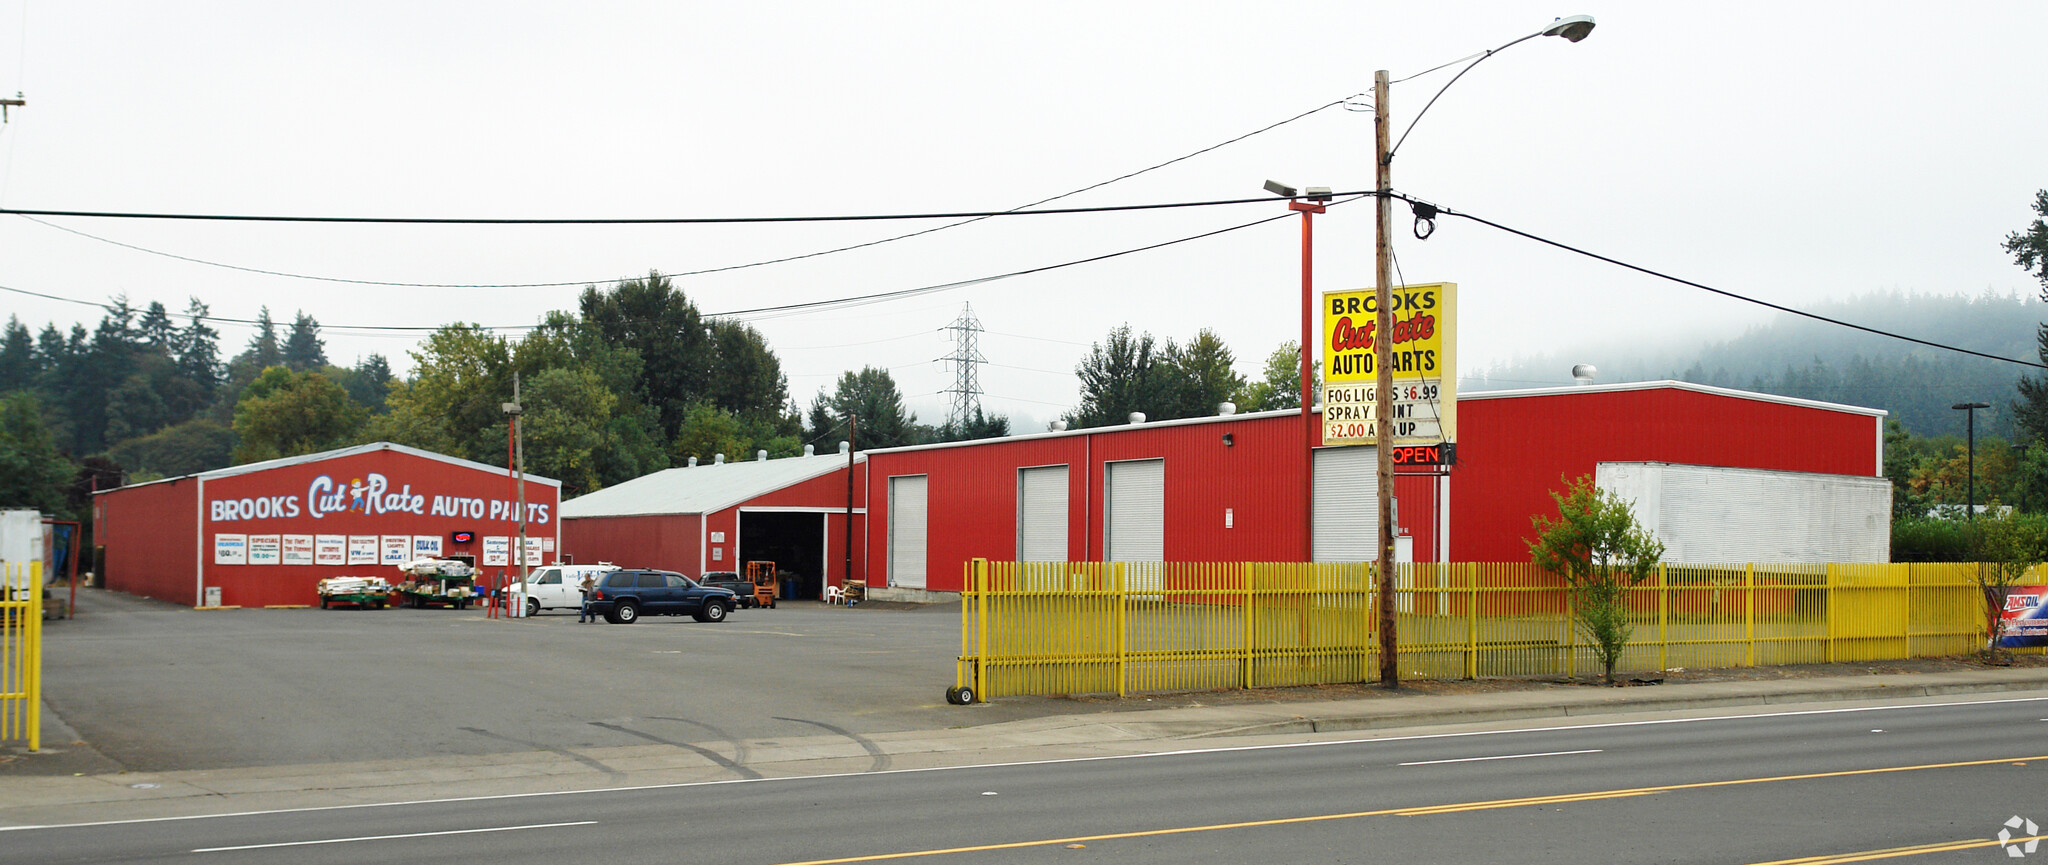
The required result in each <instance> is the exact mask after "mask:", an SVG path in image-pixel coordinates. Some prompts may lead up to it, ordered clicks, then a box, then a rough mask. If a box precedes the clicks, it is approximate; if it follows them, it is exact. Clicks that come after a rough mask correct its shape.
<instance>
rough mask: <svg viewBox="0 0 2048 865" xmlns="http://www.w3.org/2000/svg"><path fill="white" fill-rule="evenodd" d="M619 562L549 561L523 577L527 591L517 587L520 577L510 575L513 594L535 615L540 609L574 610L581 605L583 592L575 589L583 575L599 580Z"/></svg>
mask: <svg viewBox="0 0 2048 865" xmlns="http://www.w3.org/2000/svg"><path fill="white" fill-rule="evenodd" d="M618 569H619V566H618V565H613V564H609V563H602V562H600V563H598V564H595V565H548V566H546V567H542V568H536V569H534V571H533V572H532V573H530V574H528V575H527V577H526V591H525V593H524V594H523V595H522V594H521V593H520V590H519V578H518V577H516V576H515V577H513V578H512V584H511V592H512V596H513V597H514V598H516V599H521V600H523V606H525V607H526V614H527V615H529V616H538V615H540V612H541V611H542V610H576V609H580V608H581V607H582V606H583V595H582V593H580V592H578V591H576V586H577V584H579V583H581V582H583V575H584V574H589V575H590V576H591V577H592V578H593V579H598V580H601V579H603V578H604V575H605V574H606V573H609V572H611V571H616V570H618Z"/></svg>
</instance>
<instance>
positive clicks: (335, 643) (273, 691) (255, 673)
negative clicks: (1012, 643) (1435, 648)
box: [0, 589, 1074, 774]
mask: <svg viewBox="0 0 2048 865" xmlns="http://www.w3.org/2000/svg"><path fill="white" fill-rule="evenodd" d="M79 602H80V603H79V613H80V615H79V617H78V618H76V619H74V620H70V621H53V622H50V623H48V627H46V628H45V630H44V634H45V647H44V671H45V672H44V686H43V696H44V704H45V706H46V707H47V708H48V709H49V710H51V712H54V713H55V716H56V719H57V720H58V721H59V722H61V723H60V724H59V725H58V729H57V730H56V731H54V732H56V733H57V734H59V735H53V731H46V732H45V734H44V735H45V740H46V742H45V744H46V750H47V751H50V752H51V754H49V755H28V756H26V757H21V758H18V759H14V760H11V761H9V760H0V774H49V773H58V772H61V773H62V774H70V773H71V772H106V771H120V770H128V771H172V770H180V769H211V768H236V767H250V766H274V765H288V764H306V763H325V762H337V761H350V760H364V759H389V758H404V757H410V756H436V757H446V756H449V755H465V754H491V753H503V752H513V751H533V750H553V751H566V750H569V749H577V748H589V747H606V746H617V745H644V744H648V743H667V744H674V745H680V746H684V747H694V748H697V749H702V750H703V751H704V752H706V753H707V754H708V753H711V752H716V753H720V754H725V755H732V756H736V757H737V758H738V759H739V761H741V762H743V761H744V755H743V754H738V755H735V752H734V749H735V747H741V746H739V745H738V742H739V740H740V739H742V738H744V739H751V740H758V739H762V738H773V737H778V736H791V737H794V736H818V735H830V734H841V735H850V736H855V737H858V736H860V735H862V734H869V733H876V732H894V731H904V730H926V729H941V728H946V727H954V726H961V725H967V724H985V723H992V722H996V721H1003V720H1011V719H1014V718H1021V717H1033V716H1039V715H1046V714H1056V713H1061V712H1068V711H1072V710H1073V708H1074V706H1073V704H1071V703H1068V702H1066V701H1060V700H1030V699H1027V700H1012V701H1005V702H1004V703H1001V704H997V705H982V706H973V707H959V706H950V705H947V704H946V702H945V699H944V691H945V688H946V687H947V686H948V685H950V684H952V681H953V658H954V656H955V654H956V653H957V652H958V645H959V627H960V613H959V607H958V606H957V605H942V606H933V607H923V608H911V609H902V608H898V609H881V608H879V607H880V606H883V605H862V606H859V607H853V608H847V607H842V606H826V605H822V604H811V603H784V604H782V605H780V606H779V607H777V608H775V609H761V610H739V611H736V612H734V613H733V615H732V616H731V618H730V619H728V620H727V621H725V622H723V623H718V624H705V623H699V622H696V621H693V620H691V619H690V618H689V617H687V616H673V617H671V616H654V617H648V618H646V619H644V620H643V621H641V622H640V623H638V624H633V625H609V624H603V623H598V624H579V623H577V621H576V616H575V614H574V613H573V612H550V613H548V614H545V615H542V616H540V617H537V618H532V619H489V618H486V617H485V615H484V613H483V611H482V610H478V609H474V608H472V609H470V610H464V611H455V610H446V609H427V610H414V609H402V608H393V609H386V610H376V611H371V610H343V609H335V610H321V609H317V608H315V609H290V610H222V611H205V612H201V611H195V610H192V609H190V608H187V607H181V606H175V605H171V604H164V603H159V602H156V601H151V600H147V599H143V598H138V597H134V596H130V595H123V594H120V593H116V592H108V591H101V590H91V589H88V590H81V591H80V593H79ZM64 728H69V729H68V731H67V730H64ZM72 731H75V733H76V738H75V739H72V738H71V732H72ZM60 737H61V739H62V740H60ZM74 742H82V743H83V744H82V745H80V744H74Z"/></svg>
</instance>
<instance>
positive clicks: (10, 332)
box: [0, 315, 43, 391]
mask: <svg viewBox="0 0 2048 865" xmlns="http://www.w3.org/2000/svg"><path fill="white" fill-rule="evenodd" d="M42 371H43V369H42V362H41V358H38V357H36V343H35V337H33V336H30V335H29V332H28V326H27V325H24V324H22V323H21V319H20V317H18V316H13V315H10V316H8V317H7V333H6V336H5V337H4V338H0V391H10V390H19V389H21V388H25V387H29V386H31V385H33V384H34V383H35V380H36V377H37V376H38V375H40V374H41V373H42Z"/></svg>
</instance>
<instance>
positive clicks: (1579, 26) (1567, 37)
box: [1543, 15, 1593, 42]
mask: <svg viewBox="0 0 2048 865" xmlns="http://www.w3.org/2000/svg"><path fill="white" fill-rule="evenodd" d="M1591 32H1593V16H1591V15H1573V16H1572V17H1570V18H1559V19H1557V21H1555V22H1553V23H1552V24H1551V25H1550V29H1548V30H1545V31H1543V35H1545V36H1563V37H1564V41H1566V42H1577V41H1579V40H1581V39H1584V38H1586V34H1588V33H1591Z"/></svg>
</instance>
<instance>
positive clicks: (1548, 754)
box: [1396, 748, 1602, 766]
mask: <svg viewBox="0 0 2048 865" xmlns="http://www.w3.org/2000/svg"><path fill="white" fill-rule="evenodd" d="M1601 752H1602V749H1600V748H1593V749H1590V750H1585V751H1544V752H1543V753H1540V754H1501V755H1499V756H1496V757H1459V758H1458V759H1456V760H1417V761H1415V762H1413V763H1398V764H1396V765H1400V766H1435V765H1437V764H1439V763H1482V762H1485V761H1487V760H1520V759H1522V758H1523V757H1563V756H1565V755H1567V754H1599V753H1601Z"/></svg>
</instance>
